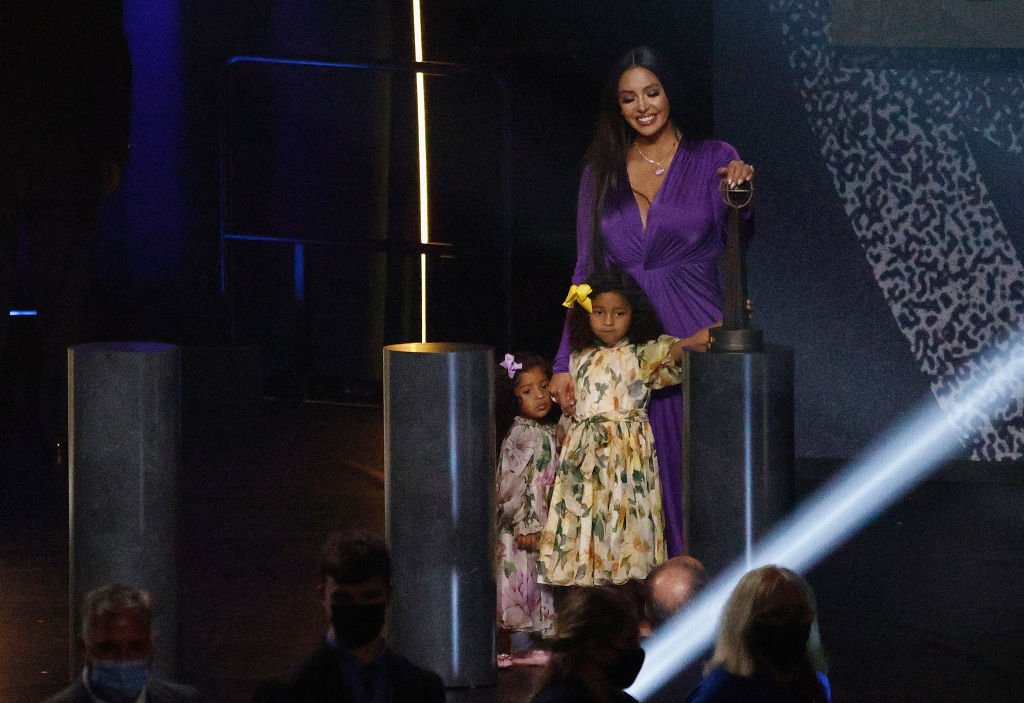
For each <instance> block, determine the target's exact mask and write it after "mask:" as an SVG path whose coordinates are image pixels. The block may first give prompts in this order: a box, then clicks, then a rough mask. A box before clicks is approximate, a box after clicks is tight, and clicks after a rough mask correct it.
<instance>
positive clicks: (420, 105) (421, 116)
mask: <svg viewBox="0 0 1024 703" xmlns="http://www.w3.org/2000/svg"><path fill="white" fill-rule="evenodd" d="M412 29H413V51H414V52H415V58H416V62H417V63H419V62H421V61H423V29H422V26H421V17H420V0H412ZM416 130H417V137H418V139H417V141H418V146H419V168H420V243H422V244H426V243H428V242H429V241H430V221H429V211H430V208H429V206H428V204H429V200H428V198H427V97H426V89H425V86H424V82H423V74H422V73H420V72H417V73H416ZM420 341H422V342H426V341H427V255H426V254H425V253H424V254H420Z"/></svg>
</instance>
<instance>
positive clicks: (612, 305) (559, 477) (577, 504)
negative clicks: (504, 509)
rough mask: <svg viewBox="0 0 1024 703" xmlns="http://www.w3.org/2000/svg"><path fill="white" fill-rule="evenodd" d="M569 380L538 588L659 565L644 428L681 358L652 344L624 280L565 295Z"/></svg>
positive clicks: (660, 341)
mask: <svg viewBox="0 0 1024 703" xmlns="http://www.w3.org/2000/svg"><path fill="white" fill-rule="evenodd" d="M564 304H565V306H566V307H569V308H571V310H570V313H569V323H568V324H569V345H570V347H571V349H572V355H571V356H570V359H569V374H570V376H571V378H572V381H573V384H574V388H575V394H576V413H575V417H574V418H573V424H572V426H571V427H570V429H569V434H568V437H567V439H566V444H565V447H564V449H563V450H562V454H561V457H560V460H559V465H558V471H557V474H556V476H555V485H554V488H553V490H552V494H551V504H550V509H549V511H548V520H547V523H546V524H545V528H544V531H543V534H542V536H541V542H540V557H539V564H538V570H539V572H540V573H539V576H540V580H541V582H542V583H548V584H554V585H559V586H573V585H576V586H592V585H595V584H603V583H616V584H622V583H625V582H627V581H629V580H634V579H643V578H644V577H646V576H647V573H648V572H649V571H650V570H651V569H652V568H653V567H654V566H655V565H656V564H658V563H660V562H662V561H664V560H665V537H664V533H663V529H664V521H663V516H662V506H661V483H660V480H659V478H658V458H657V453H656V452H655V448H654V436H653V434H652V433H651V426H650V423H649V422H648V420H647V403H648V401H649V400H650V397H651V389H653V388H662V387H665V386H669V385H672V384H676V383H679V382H680V381H681V379H682V374H683V373H684V371H685V369H684V361H683V360H684V359H685V357H684V356H683V348H684V346H685V345H687V344H689V343H692V342H691V340H681V339H677V338H675V337H669V336H660V337H658V336H657V335H658V333H659V332H660V330H661V325H660V323H659V322H658V318H657V316H656V315H655V313H654V310H653V308H652V307H651V303H650V301H649V300H648V299H647V296H646V295H645V294H644V292H643V291H642V290H641V289H640V287H639V286H638V285H637V284H636V282H635V281H634V280H633V279H632V278H631V277H630V276H629V275H627V274H625V273H621V272H608V273H602V274H597V275H595V276H594V277H593V278H592V279H591V281H590V282H589V285H588V284H581V285H580V286H573V288H572V289H571V290H570V294H569V297H568V298H566V302H565V303H564Z"/></svg>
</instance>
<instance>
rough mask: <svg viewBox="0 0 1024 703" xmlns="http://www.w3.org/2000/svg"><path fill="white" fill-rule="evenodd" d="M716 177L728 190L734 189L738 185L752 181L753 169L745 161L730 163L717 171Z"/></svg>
mask: <svg viewBox="0 0 1024 703" xmlns="http://www.w3.org/2000/svg"><path fill="white" fill-rule="evenodd" d="M717 173H718V177H719V178H721V179H722V182H723V183H724V184H725V185H727V186H728V187H730V188H735V187H736V186H737V185H738V184H740V183H746V182H747V181H752V180H754V167H753V166H751V165H750V164H748V163H746V162H745V161H740V160H738V159H737V160H736V161H730V162H729V163H728V164H727V165H725V166H722V167H721V168H719V169H718V171H717Z"/></svg>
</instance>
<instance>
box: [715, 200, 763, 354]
mask: <svg viewBox="0 0 1024 703" xmlns="http://www.w3.org/2000/svg"><path fill="white" fill-rule="evenodd" d="M721 191H722V199H723V200H724V201H725V204H726V205H728V206H729V221H728V226H727V236H726V242H725V261H724V263H725V266H724V268H725V271H724V278H725V286H724V288H725V290H724V291H723V292H724V299H723V304H722V326H721V327H714V328H712V329H711V344H710V349H709V351H713V352H757V351H762V350H763V349H764V336H763V335H762V334H761V330H757V329H754V328H753V327H751V326H750V312H751V311H750V309H749V307H748V305H749V300H748V298H747V269H746V262H745V253H744V251H743V243H742V242H741V241H740V232H739V230H740V210H741V209H743V208H745V207H747V206H748V205H750V202H751V201H752V200H753V199H754V184H753V182H751V181H746V182H744V183H737V184H735V185H733V186H730V185H729V184H728V183H727V182H726V181H725V180H723V181H722V186H721Z"/></svg>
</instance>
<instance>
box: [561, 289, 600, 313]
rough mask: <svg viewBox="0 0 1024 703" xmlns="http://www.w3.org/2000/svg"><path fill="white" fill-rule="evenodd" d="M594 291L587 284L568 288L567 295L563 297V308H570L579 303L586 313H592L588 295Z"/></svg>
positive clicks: (592, 309)
mask: <svg viewBox="0 0 1024 703" xmlns="http://www.w3.org/2000/svg"><path fill="white" fill-rule="evenodd" d="M593 290H594V289H593V288H591V287H590V285H589V284H587V283H581V284H579V285H578V286H572V287H571V288H569V295H567V296H565V302H564V303H562V305H563V306H565V307H567V308H571V307H572V306H573V305H574V304H576V303H579V304H580V307H582V308H583V309H584V310H586V311H587V312H590V313H592V312H594V308H593V306H592V305H591V304H590V293H591V292H592V291H593Z"/></svg>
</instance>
